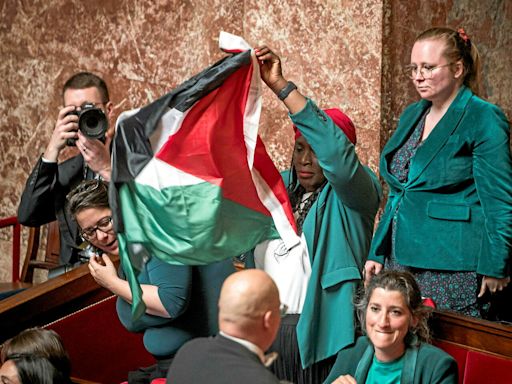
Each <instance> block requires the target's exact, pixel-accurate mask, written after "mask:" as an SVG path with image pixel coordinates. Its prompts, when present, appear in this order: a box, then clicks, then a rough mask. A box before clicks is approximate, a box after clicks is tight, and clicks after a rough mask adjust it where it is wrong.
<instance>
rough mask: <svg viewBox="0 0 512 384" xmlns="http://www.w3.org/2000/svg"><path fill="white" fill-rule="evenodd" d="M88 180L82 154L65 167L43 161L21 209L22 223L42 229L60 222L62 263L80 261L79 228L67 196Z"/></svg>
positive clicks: (22, 198) (62, 164) (32, 178)
mask: <svg viewBox="0 0 512 384" xmlns="http://www.w3.org/2000/svg"><path fill="white" fill-rule="evenodd" d="M82 180H84V159H83V157H82V155H78V156H75V157H72V158H71V159H68V160H66V161H64V162H62V163H61V164H58V165H57V164H56V163H45V162H43V161H42V159H41V158H40V159H39V161H38V162H37V164H36V166H35V167H34V169H33V170H32V173H31V174H30V176H29V178H28V180H27V183H26V185H25V189H24V191H23V194H22V195H21V201H20V205H19V207H18V221H19V222H20V223H21V224H23V225H26V226H28V227H38V226H40V225H43V224H47V223H49V222H51V221H54V220H58V221H59V230H60V259H61V263H62V264H67V263H72V262H75V261H77V258H78V250H77V249H76V248H75V247H76V246H77V245H78V244H80V243H81V241H80V239H79V236H78V226H77V224H76V222H75V221H74V220H73V218H72V217H71V215H69V214H68V212H67V210H66V195H67V194H68V193H69V191H70V190H71V189H73V188H74V187H75V186H76V185H78V184H79V183H80V182H81V181H82Z"/></svg>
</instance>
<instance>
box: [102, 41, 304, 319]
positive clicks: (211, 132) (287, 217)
mask: <svg viewBox="0 0 512 384" xmlns="http://www.w3.org/2000/svg"><path fill="white" fill-rule="evenodd" d="M219 43H220V46H221V49H223V50H224V51H226V52H229V53H231V55H230V56H228V57H226V58H224V59H222V60H220V61H219V62H217V63H215V64H214V65H212V66H211V67H209V68H207V69H205V70H203V71H202V72H201V73H199V74H198V75H196V76H194V77H192V78H191V79H189V80H187V81H186V82H184V83H183V84H182V85H180V86H179V87H178V88H176V89H175V90H173V91H171V92H170V93H168V94H166V95H165V96H163V97H161V98H160V99H158V100H156V101H155V102H153V103H151V104H149V105H147V106H145V107H143V108H140V109H137V110H134V111H129V112H124V113H123V114H122V115H121V116H120V117H119V119H118V122H117V129H116V135H115V138H114V142H113V152H112V182H111V188H110V204H111V208H112V214H113V218H114V226H115V230H116V232H117V238H118V243H119V254H120V258H121V264H122V266H123V270H124V272H125V275H126V278H127V280H128V281H129V283H130V288H131V291H132V295H133V307H132V313H133V316H134V317H135V318H137V317H138V316H140V315H141V314H142V313H143V312H144V311H145V307H144V304H143V302H142V300H141V297H142V295H141V289H140V286H139V284H138V282H137V279H136V276H137V273H138V272H139V271H140V269H141V267H142V265H143V263H144V262H145V261H146V260H147V258H148V257H158V258H159V259H161V260H164V261H166V262H168V263H173V264H207V263H211V262H215V261H219V260H223V259H227V258H230V257H233V256H236V255H240V254H242V253H244V252H247V251H248V250H250V249H252V248H254V246H255V245H256V244H257V243H259V242H261V241H263V240H265V239H269V238H275V237H278V236H280V237H281V238H282V239H283V240H284V242H285V244H286V245H287V246H288V247H289V248H292V247H293V246H295V245H296V244H298V243H299V237H298V236H297V234H296V229H295V222H294V219H293V213H292V209H291V206H290V203H289V200H288V195H287V192H286V189H285V186H284V184H283V182H282V180H281V176H280V174H279V172H278V171H277V169H276V168H275V167H274V164H273V163H272V160H271V159H270V158H269V156H268V154H267V153H266V150H265V147H264V145H263V143H262V141H261V140H260V138H259V137H258V135H257V134H258V124H259V117H260V111H261V80H260V75H259V67H258V63H257V61H256V58H255V57H254V55H252V52H251V49H250V47H249V46H248V45H247V43H246V42H245V41H243V40H242V39H240V38H239V37H237V36H233V35H230V34H227V33H223V32H221V35H220V38H219Z"/></svg>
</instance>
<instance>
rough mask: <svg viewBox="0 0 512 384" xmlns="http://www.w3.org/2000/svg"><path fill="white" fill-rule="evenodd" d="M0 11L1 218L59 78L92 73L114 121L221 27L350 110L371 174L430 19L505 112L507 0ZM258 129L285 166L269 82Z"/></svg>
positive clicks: (112, 3) (187, 65) (9, 7)
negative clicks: (474, 52) (479, 59)
mask: <svg viewBox="0 0 512 384" xmlns="http://www.w3.org/2000/svg"><path fill="white" fill-rule="evenodd" d="M0 19H1V22H0V41H2V43H1V45H0V57H1V60H0V77H1V78H2V79H3V86H2V87H0V181H1V184H0V185H1V188H0V217H6V216H12V215H15V214H16V209H17V205H18V201H19V196H20V194H21V191H22V189H23V186H24V183H25V180H26V178H27V176H28V174H29V172H30V170H31V168H32V166H33V165H34V164H35V162H36V161H37V159H38V157H39V156H40V154H41V153H42V152H43V151H44V148H45V146H46V143H47V142H48V140H49V137H50V135H51V132H52V130H53V125H54V123H55V118H56V114H57V111H58V107H59V105H61V94H60V93H61V87H62V85H63V83H64V82H65V80H66V79H67V78H68V77H69V76H71V75H72V74H73V73H75V72H77V71H81V70H87V71H92V72H95V73H97V74H99V75H101V76H102V77H103V78H104V79H105V80H106V81H107V83H108V85H109V87H110V91H111V99H112V101H113V102H114V105H115V112H116V116H117V115H118V114H119V113H120V112H122V111H123V110H126V109H131V108H134V107H138V106H141V105H144V104H146V103H148V102H150V101H152V100H154V99H155V98H157V97H159V96H161V95H162V94H164V93H166V92H167V91H169V90H171V89H172V88H174V87H175V86H177V85H178V84H180V83H181V82H182V81H184V80H186V79H187V78H189V77H190V76H192V75H194V74H195V73H197V72H198V71H199V70H201V69H203V68H204V67H206V66H208V65H210V64H212V63H213V62H215V61H216V60H218V59H220V58H221V57H222V56H223V54H222V53H221V52H220V51H219V49H218V48H217V44H218V35H219V31H221V30H225V31H227V32H231V33H234V34H238V35H240V36H242V37H244V38H245V39H246V40H247V41H248V42H249V43H250V44H253V45H254V46H257V45H259V44H262V43H267V44H268V45H269V46H271V47H273V48H274V50H275V51H276V52H278V53H280V54H281V56H282V58H283V68H284V73H285V75H286V76H287V77H288V78H289V79H292V80H293V81H294V82H295V83H296V84H297V85H298V86H299V89H300V90H301V91H302V92H303V93H304V94H306V95H309V96H311V97H312V98H314V99H315V100H316V101H317V102H318V104H319V105H320V106H321V107H324V108H327V107H332V106H337V107H339V108H341V109H342V110H344V111H345V112H346V113H347V114H348V115H349V116H351V117H352V119H353V120H354V122H355V124H356V127H357V129H358V146H357V149H358V153H359V154H360V156H361V159H362V161H363V162H365V163H367V164H369V165H370V166H371V167H372V168H373V169H374V170H376V171H377V168H378V157H379V153H380V149H381V147H382V145H383V143H384V142H385V141H386V140H387V138H388V135H389V133H390V131H392V129H394V126H395V123H396V119H397V117H398V115H399V113H400V111H401V110H402V109H403V107H404V106H405V105H406V104H408V103H409V102H410V101H412V100H415V99H416V98H417V96H416V95H415V93H414V90H413V88H412V87H411V86H410V84H409V82H408V81H406V80H405V79H403V77H402V76H401V75H400V70H399V69H400V68H401V66H402V65H403V64H405V63H407V62H408V60H409V50H410V47H411V44H412V41H413V39H414V36H415V35H416V34H417V32H419V31H421V30H423V29H424V28H427V27H429V26H431V25H451V26H454V27H457V26H459V25H463V26H464V27H465V28H466V30H467V32H468V34H469V35H470V36H471V37H472V38H473V39H474V41H475V42H477V44H478V46H479V48H481V52H482V54H483V56H484V57H485V63H484V71H485V86H486V89H485V92H486V96H488V98H489V99H490V100H491V101H492V102H494V103H497V104H499V105H500V106H501V107H502V108H503V109H504V110H505V111H506V112H507V114H508V116H509V117H511V116H512V95H511V93H510V91H509V89H511V82H512V78H511V76H510V73H509V71H510V67H511V64H512V63H511V59H510V51H511V50H512V42H511V41H512V40H511V36H512V22H511V21H512V2H510V1H507V0H483V1H480V2H478V3H475V2H473V1H470V0H451V1H449V2H447V1H441V0H432V1H428V2H424V1H421V0H410V1H398V0H299V1H291V0H281V1H272V0H258V1H256V0H188V1H178V0H172V1H171V0H169V1H167V0H125V1H121V0H109V1H100V0H88V1H85V0H83V1H81V0H52V1H47V0H25V1H12V0H0ZM261 135H262V137H263V140H264V142H265V144H266V145H267V149H268V151H269V152H270V154H271V156H272V158H273V159H274V160H275V162H276V164H277V166H278V167H279V168H280V169H284V168H286V167H287V165H288V164H289V162H290V154H291V149H292V130H291V127H290V124H289V122H288V120H287V116H286V113H285V109H284V107H283V106H282V105H281V104H280V103H279V102H278V101H277V100H276V98H275V96H274V95H273V94H271V93H270V92H269V91H266V92H265V94H264V104H263V114H262V119H261ZM70 155H72V152H71V151H67V153H66V154H64V157H66V156H70ZM25 232H26V231H25ZM25 232H24V234H25V236H26V233H25ZM9 236H10V231H6V230H0V281H6V280H8V279H9V278H10V256H9V255H10V249H9V244H8V242H7V241H6V240H7V239H8V238H9Z"/></svg>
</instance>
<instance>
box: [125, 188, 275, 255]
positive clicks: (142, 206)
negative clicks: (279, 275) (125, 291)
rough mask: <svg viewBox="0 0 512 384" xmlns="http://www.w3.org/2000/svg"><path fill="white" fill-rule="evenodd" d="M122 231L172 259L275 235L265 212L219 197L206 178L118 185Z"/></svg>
mask: <svg viewBox="0 0 512 384" xmlns="http://www.w3.org/2000/svg"><path fill="white" fill-rule="evenodd" d="M119 192H120V198H121V201H122V204H121V208H122V215H123V221H124V224H125V231H124V234H123V236H124V237H125V239H126V241H127V242H128V243H139V244H144V245H145V247H146V248H147V251H148V252H149V253H150V254H151V255H152V256H156V257H158V258H160V259H162V260H164V261H167V262H169V263H172V264H208V263H211V262H214V261H219V260H224V259H226V258H229V257H232V256H236V255H239V254H242V253H244V252H247V251H249V250H250V249H252V248H253V247H254V245H255V244H257V243H258V242H260V241H262V240H263V239H267V238H271V237H277V234H276V231H275V229H274V225H273V221H272V218H271V217H270V216H266V215H263V214H261V213H259V212H257V211H254V210H251V209H248V208H246V207H244V206H241V205H239V204H236V203H234V202H233V201H230V200H227V199H224V198H223V196H222V188H220V187H218V186H216V185H213V184H211V183H207V182H204V183H200V184H196V185H191V186H173V187H169V188H165V189H163V190H157V189H154V188H152V187H149V186H146V185H140V184H137V183H135V182H131V183H126V184H124V185H123V186H122V187H121V189H120V191H119Z"/></svg>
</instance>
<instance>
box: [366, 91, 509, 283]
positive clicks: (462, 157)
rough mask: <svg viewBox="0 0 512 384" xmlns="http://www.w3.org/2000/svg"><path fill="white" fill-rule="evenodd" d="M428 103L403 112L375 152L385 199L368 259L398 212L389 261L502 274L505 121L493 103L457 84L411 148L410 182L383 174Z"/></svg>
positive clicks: (385, 252) (378, 256)
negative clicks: (379, 152)
mask: <svg viewBox="0 0 512 384" xmlns="http://www.w3.org/2000/svg"><path fill="white" fill-rule="evenodd" d="M430 105H431V103H430V102H429V101H427V100H421V101H419V102H417V103H414V104H412V105H410V106H409V107H407V108H406V109H405V111H404V113H403V114H402V116H401V117H400V121H399V123H398V127H397V130H396V132H395V134H394V135H393V136H392V137H391V139H390V140H389V141H388V143H387V144H386V146H385V147H384V149H383V151H382V156H381V161H380V173H381V176H382V178H383V179H384V180H385V181H386V182H387V184H388V185H389V198H388V201H387V204H386V207H385V210H384V213H383V215H382V218H381V219H380V222H379V225H378V227H377V230H376V232H375V235H374V238H373V241H372V246H371V250H370V254H369V259H370V260H374V261H377V262H379V263H382V264H383V263H384V258H385V257H387V256H389V255H390V252H391V223H392V219H393V215H394V214H395V211H396V210H397V207H398V212H397V213H396V214H397V219H396V220H397V225H396V236H395V241H396V243H395V244H396V246H395V256H396V259H397V260H398V262H399V263H400V264H402V265H406V266H410V267H416V268H423V269H438V270H451V271H476V272H477V273H479V274H481V275H485V276H492V277H498V278H502V277H505V276H507V273H508V270H507V265H508V259H509V256H510V254H511V247H512V165H511V157H510V147H509V134H510V132H509V123H508V121H507V118H506V117H505V115H504V114H503V112H502V111H501V110H500V109H499V108H498V107H497V106H495V105H493V104H490V103H488V102H486V101H484V100H482V99H480V98H479V97H477V96H475V95H474V94H473V93H472V92H471V90H470V89H469V88H466V87H465V86H463V87H462V88H461V89H460V91H459V93H458V94H457V97H456V98H455V99H454V101H453V102H452V104H451V105H450V107H449V109H448V111H447V112H446V113H445V115H444V116H443V118H442V119H441V120H440V121H439V123H438V124H437V125H436V127H435V128H434V130H433V131H432V132H431V134H430V135H429V136H428V138H427V139H426V140H425V141H424V142H423V144H422V145H421V146H420V147H419V148H418V150H417V152H416V155H415V156H414V157H413V159H412V161H411V164H410V170H409V179H408V181H407V183H405V184H401V183H400V182H399V181H398V180H397V179H396V178H395V177H394V176H392V175H391V174H390V173H389V166H390V162H391V158H392V156H393V154H394V153H395V152H396V150H397V149H398V148H400V147H401V146H402V145H403V144H404V142H405V141H406V140H407V138H408V137H409V135H410V134H411V132H412V130H413V129H414V127H415V126H416V124H417V123H418V121H419V120H420V118H421V116H422V115H423V113H424V112H425V110H426V109H427V108H429V107H430Z"/></svg>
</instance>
